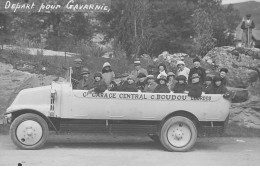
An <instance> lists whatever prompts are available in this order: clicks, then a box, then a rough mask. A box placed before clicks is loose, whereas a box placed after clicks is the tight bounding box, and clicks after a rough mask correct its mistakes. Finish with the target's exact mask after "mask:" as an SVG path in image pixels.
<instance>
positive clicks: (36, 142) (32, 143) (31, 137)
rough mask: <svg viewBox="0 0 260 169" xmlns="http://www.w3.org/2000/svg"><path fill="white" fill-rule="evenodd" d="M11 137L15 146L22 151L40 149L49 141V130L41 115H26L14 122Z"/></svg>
mask: <svg viewBox="0 0 260 169" xmlns="http://www.w3.org/2000/svg"><path fill="white" fill-rule="evenodd" d="M10 135H11V139H12V141H13V142H14V144H15V145H16V146H18V147H19V148H21V149H27V150H32V149H39V148H41V147H42V146H43V145H44V144H45V142H46V141H47V139H48V136H49V128H48V124H47V123H46V121H45V120H44V119H43V118H42V117H40V116H39V115H36V114H32V113H26V114H23V115H21V116H19V117H17V118H16V119H15V120H14V121H13V123H12V125H11V127H10Z"/></svg>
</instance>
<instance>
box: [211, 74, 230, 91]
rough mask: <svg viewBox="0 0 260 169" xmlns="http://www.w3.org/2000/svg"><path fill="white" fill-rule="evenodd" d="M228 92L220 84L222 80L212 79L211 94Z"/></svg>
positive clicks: (219, 78) (218, 77) (216, 77)
mask: <svg viewBox="0 0 260 169" xmlns="http://www.w3.org/2000/svg"><path fill="white" fill-rule="evenodd" d="M227 92H228V90H227V88H226V86H225V85H223V84H222V78H221V77H220V76H218V75H217V76H215V77H214V78H213V93H212V94H226V93H227Z"/></svg>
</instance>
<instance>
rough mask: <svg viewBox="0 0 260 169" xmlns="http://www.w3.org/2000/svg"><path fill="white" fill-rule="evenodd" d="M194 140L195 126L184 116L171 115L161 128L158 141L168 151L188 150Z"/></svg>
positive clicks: (195, 137)
mask: <svg viewBox="0 0 260 169" xmlns="http://www.w3.org/2000/svg"><path fill="white" fill-rule="evenodd" d="M196 140H197V129H196V126H195V125H194V123H193V122H192V121H191V120H190V119H188V118H186V117H182V116H174V117H171V118H169V119H168V120H167V121H165V123H164V124H163V126H162V128H161V133H160V141H161V143H162V145H163V146H164V147H165V148H166V149H167V150H169V151H188V150H190V149H191V148H192V147H193V145H194V144H195V142H196Z"/></svg>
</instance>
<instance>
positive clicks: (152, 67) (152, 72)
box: [147, 64, 158, 76]
mask: <svg viewBox="0 0 260 169" xmlns="http://www.w3.org/2000/svg"><path fill="white" fill-rule="evenodd" d="M147 72H148V75H154V76H156V75H158V69H157V66H155V65H152V64H151V65H149V66H147Z"/></svg>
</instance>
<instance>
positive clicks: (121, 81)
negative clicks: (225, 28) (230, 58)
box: [72, 58, 228, 97]
mask: <svg viewBox="0 0 260 169" xmlns="http://www.w3.org/2000/svg"><path fill="white" fill-rule="evenodd" d="M80 62H81V60H80V59H76V60H75V63H76V64H75V65H78V63H80ZM193 63H194V67H193V68H191V69H189V68H187V67H186V66H185V63H184V61H181V60H180V61H178V62H177V71H176V74H175V73H173V72H168V71H167V68H166V65H165V64H164V63H160V64H159V65H158V72H157V73H156V74H148V72H147V70H146V69H144V68H142V67H141V62H140V61H139V60H136V61H135V62H134V65H135V69H134V70H133V71H132V72H131V74H130V75H127V74H123V75H122V76H121V77H115V73H114V72H113V71H112V69H111V65H110V64H109V63H108V62H106V63H104V65H103V68H102V71H101V73H94V79H90V72H89V70H88V69H87V68H81V72H80V73H79V75H77V74H78V71H75V70H73V73H72V82H73V83H72V84H73V88H74V89H79V90H89V91H90V92H91V91H94V92H96V93H102V92H104V91H105V90H110V91H124V92H138V91H139V92H146V93H171V92H173V93H188V95H189V96H192V97H200V96H201V94H202V92H204V93H206V94H225V93H226V92H227V91H228V90H227V88H226V84H227V80H226V74H227V73H228V70H227V69H226V68H222V69H220V72H219V74H218V75H216V76H214V77H213V78H212V76H209V75H207V74H206V70H205V69H204V68H202V67H201V65H200V59H199V58H195V59H193ZM76 67H77V66H76ZM74 69H76V68H74Z"/></svg>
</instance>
